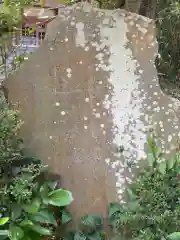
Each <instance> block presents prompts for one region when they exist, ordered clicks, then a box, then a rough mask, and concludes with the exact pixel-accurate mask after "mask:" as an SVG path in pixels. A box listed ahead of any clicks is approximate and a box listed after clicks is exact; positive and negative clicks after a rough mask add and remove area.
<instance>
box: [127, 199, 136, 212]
mask: <svg viewBox="0 0 180 240" xmlns="http://www.w3.org/2000/svg"><path fill="white" fill-rule="evenodd" d="M126 207H127V209H128V210H130V211H132V212H134V211H135V212H136V211H137V210H139V208H140V205H139V203H138V201H130V202H128V203H127V205H126V206H125V208H126Z"/></svg>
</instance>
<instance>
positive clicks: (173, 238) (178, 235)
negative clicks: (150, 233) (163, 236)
mask: <svg viewBox="0 0 180 240" xmlns="http://www.w3.org/2000/svg"><path fill="white" fill-rule="evenodd" d="M167 238H168V239H169V240H180V232H174V233H171V234H170V235H168V236H167Z"/></svg>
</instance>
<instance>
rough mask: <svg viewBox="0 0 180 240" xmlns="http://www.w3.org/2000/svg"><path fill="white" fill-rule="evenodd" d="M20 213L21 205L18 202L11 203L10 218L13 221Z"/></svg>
mask: <svg viewBox="0 0 180 240" xmlns="http://www.w3.org/2000/svg"><path fill="white" fill-rule="evenodd" d="M21 213H22V206H20V205H19V204H18V205H17V204H15V205H12V207H11V220H12V221H15V220H16V219H17V218H19V217H20V216H21Z"/></svg>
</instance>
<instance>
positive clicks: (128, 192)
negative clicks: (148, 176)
mask: <svg viewBox="0 0 180 240" xmlns="http://www.w3.org/2000/svg"><path fill="white" fill-rule="evenodd" d="M126 193H127V196H128V199H129V200H130V201H132V200H136V195H135V194H134V193H133V191H132V190H131V189H130V188H128V187H127V189H126Z"/></svg>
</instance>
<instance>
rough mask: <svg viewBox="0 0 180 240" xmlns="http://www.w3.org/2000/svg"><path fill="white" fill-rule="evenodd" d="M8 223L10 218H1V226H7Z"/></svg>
mask: <svg viewBox="0 0 180 240" xmlns="http://www.w3.org/2000/svg"><path fill="white" fill-rule="evenodd" d="M8 221H9V218H8V217H3V218H0V226H2V225H4V224H6V223H7V222H8Z"/></svg>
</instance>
